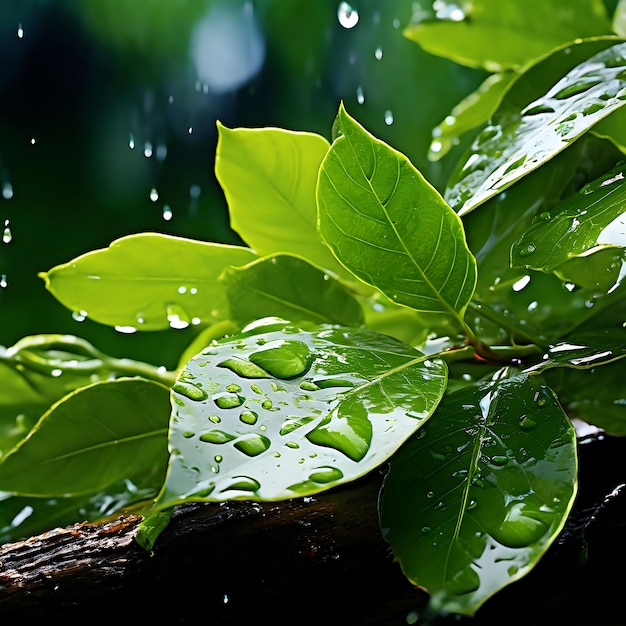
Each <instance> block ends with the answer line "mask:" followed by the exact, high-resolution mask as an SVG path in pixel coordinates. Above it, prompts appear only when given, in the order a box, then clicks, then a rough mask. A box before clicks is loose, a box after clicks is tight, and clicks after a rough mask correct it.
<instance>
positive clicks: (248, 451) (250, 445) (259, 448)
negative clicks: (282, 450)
mask: <svg viewBox="0 0 626 626" xmlns="http://www.w3.org/2000/svg"><path fill="white" fill-rule="evenodd" d="M271 443H272V442H271V441H270V440H269V439H268V438H267V437H265V436H264V435H258V434H256V433H250V434H249V435H243V437H239V438H238V439H237V441H235V443H234V446H235V448H237V450H239V451H240V452H243V453H244V454H245V455H247V456H258V455H259V454H263V452H266V451H267V450H269V447H270V445H271Z"/></svg>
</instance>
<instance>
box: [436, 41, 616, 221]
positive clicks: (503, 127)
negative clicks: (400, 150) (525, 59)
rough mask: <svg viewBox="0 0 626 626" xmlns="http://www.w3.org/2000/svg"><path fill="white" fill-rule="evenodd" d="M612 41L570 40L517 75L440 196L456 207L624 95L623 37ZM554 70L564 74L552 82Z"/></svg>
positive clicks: (475, 200) (464, 206)
mask: <svg viewBox="0 0 626 626" xmlns="http://www.w3.org/2000/svg"><path fill="white" fill-rule="evenodd" d="M612 41H614V40H612V39H608V40H607V39H606V38H602V39H594V40H590V41H587V42H581V43H580V44H570V45H568V46H567V47H566V48H562V49H559V50H556V51H555V52H554V53H553V54H552V55H550V56H549V57H548V58H546V59H544V60H542V61H541V62H539V63H537V64H536V65H534V66H533V67H532V68H530V69H529V70H528V71H527V72H525V74H524V75H523V76H522V77H520V78H519V79H518V80H517V81H516V82H515V83H514V85H513V86H512V87H511V88H510V89H509V90H508V92H507V93H506V95H505V96H504V98H503V100H502V102H501V104H500V106H499V108H498V110H497V111H496V113H495V114H494V116H493V117H492V119H491V121H490V124H489V125H488V126H487V127H486V128H484V129H483V130H482V131H481V132H480V133H479V134H478V136H477V137H476V139H475V141H474V143H473V144H472V146H471V149H470V151H469V153H468V155H467V156H466V158H465V159H463V160H462V161H461V163H460V164H459V167H458V168H457V170H456V171H455V172H454V174H453V175H452V177H451V179H450V181H449V183H448V188H447V189H446V193H445V198H446V200H447V201H448V202H449V203H450V205H451V206H453V207H454V208H455V209H456V210H457V212H458V213H459V215H465V214H466V213H469V212H470V211H472V210H473V209H475V208H476V207H477V206H479V205H480V204H482V203H483V202H485V200H487V199H489V198H491V197H492V196H494V195H496V194H497V193H500V192H501V191H503V190H504V189H506V188H507V187H509V186H510V185H512V184H513V183H514V182H515V181H517V180H519V179H520V178H522V177H523V176H525V175H526V174H528V173H530V172H531V171H533V170H535V169H537V168H538V167H540V166H541V165H542V164H543V163H545V162H546V161H548V160H549V159H551V158H552V157H554V156H555V155H556V154H558V153H559V152H561V151H562V150H564V149H565V148H567V147H568V146H569V145H570V144H571V143H572V141H574V140H576V139H577V138H578V137H580V136H581V135H583V134H584V133H585V132H586V131H588V130H589V129H590V128H592V127H593V126H594V124H596V123H597V122H599V121H600V120H601V119H603V118H605V117H606V116H608V115H610V114H611V113H612V112H613V111H616V110H618V109H619V107H621V106H622V105H623V104H624V103H625V102H626V89H625V87H626V78H625V73H624V71H625V69H626V62H624V60H623V57H624V56H626V43H618V44H615V45H612V46H611V47H609V48H607V49H602V48H603V47H606V46H607V45H608V44H609V43H611V42H612ZM598 50H601V51H600V52H598ZM589 53H592V56H590V57H589V56H588V55H589ZM581 57H582V62H581ZM572 61H578V64H577V65H575V66H572V65H571V63H572ZM563 68H568V70H566V73H565V75H564V74H563ZM555 75H556V76H558V77H562V78H560V80H557V82H556V83H554V82H552V81H554V80H556V79H555ZM548 79H549V80H550V83H549V86H548V87H547V92H543V91H542V90H543V88H544V86H545V83H546V82H547V81H548ZM540 89H541V90H540Z"/></svg>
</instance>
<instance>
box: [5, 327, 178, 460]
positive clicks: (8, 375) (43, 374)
mask: <svg viewBox="0 0 626 626" xmlns="http://www.w3.org/2000/svg"><path fill="white" fill-rule="evenodd" d="M124 376H142V377H143V378H147V379H150V380H154V381H156V382H161V383H163V384H166V385H168V386H169V385H171V384H172V383H173V381H174V375H173V374H172V373H170V372H166V371H162V370H161V369H159V368H157V367H154V366H152V365H148V364H146V363H141V362H138V361H133V360H131V359H116V358H114V357H111V356H108V355H106V354H104V353H102V352H100V351H99V350H97V349H96V348H94V346H92V345H91V344H90V343H89V342H87V341H85V340H84V339H81V338H80V337H75V336H73V335H32V336H30V337H23V338H22V339H20V340H19V341H18V342H17V343H15V344H14V345H12V346H10V347H8V348H5V347H4V346H0V457H1V456H2V454H6V453H7V452H8V451H9V450H10V449H11V448H13V447H14V446H15V444H16V443H18V441H20V440H21V439H23V437H25V436H26V435H27V434H28V432H29V430H30V429H31V428H32V427H33V426H34V425H35V423H36V422H37V420H38V419H39V418H40V417H41V416H42V415H43V414H44V412H45V411H46V410H47V409H48V408H49V407H50V406H51V405H52V404H53V403H54V402H56V401H57V400H60V399H61V398H62V397H63V396H65V395H66V394H68V393H70V392H72V391H74V390H76V389H79V388H80V387H85V386H87V385H90V384H92V383H94V382H97V381H105V380H111V379H113V378H120V377H124Z"/></svg>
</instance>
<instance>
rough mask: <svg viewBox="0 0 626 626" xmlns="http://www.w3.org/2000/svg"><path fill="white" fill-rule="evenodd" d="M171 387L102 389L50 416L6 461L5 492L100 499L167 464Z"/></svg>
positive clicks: (129, 382) (131, 382) (121, 383)
mask: <svg viewBox="0 0 626 626" xmlns="http://www.w3.org/2000/svg"><path fill="white" fill-rule="evenodd" d="M169 416H170V408H169V390H168V388H167V387H165V386H163V385H161V384H159V383H155V382H151V381H148V380H144V379H141V378H124V379H118V380H116V381H109V382H98V383H94V384H93V385H90V386H88V387H83V388H81V389H79V390H78V391H74V392H72V393H71V394H69V395H68V396H66V397H65V398H63V399H62V400H60V401H59V402H57V403H56V404H55V405H54V406H53V407H52V408H51V409H50V410H49V411H47V412H46V413H45V414H44V415H43V416H42V417H41V419H40V420H39V422H38V423H37V424H36V425H35V427H34V428H33V430H32V431H31V432H30V433H29V434H28V437H26V438H25V439H24V440H23V441H21V442H20V443H19V444H18V445H17V446H16V447H15V448H14V449H13V450H12V451H11V452H9V454H7V455H6V456H4V457H3V458H2V460H1V462H0V490H2V491H6V492H9V493H14V494H18V495H27V496H39V497H50V496H68V495H80V494H93V493H96V492H98V491H99V490H102V489H104V488H105V487H107V485H110V484H111V483H114V482H117V481H119V480H122V479H124V478H130V477H132V476H135V475H137V474H139V473H141V472H145V473H149V472H151V471H152V470H153V467H154V466H155V465H156V466H159V467H161V468H163V469H164V468H165V464H166V462H167V425H168V421H169Z"/></svg>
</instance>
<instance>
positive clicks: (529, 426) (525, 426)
mask: <svg viewBox="0 0 626 626" xmlns="http://www.w3.org/2000/svg"><path fill="white" fill-rule="evenodd" d="M519 427H520V428H521V429H522V430H533V429H534V428H536V427H537V422H535V420H533V419H531V418H530V417H528V415H522V417H520V420H519Z"/></svg>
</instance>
